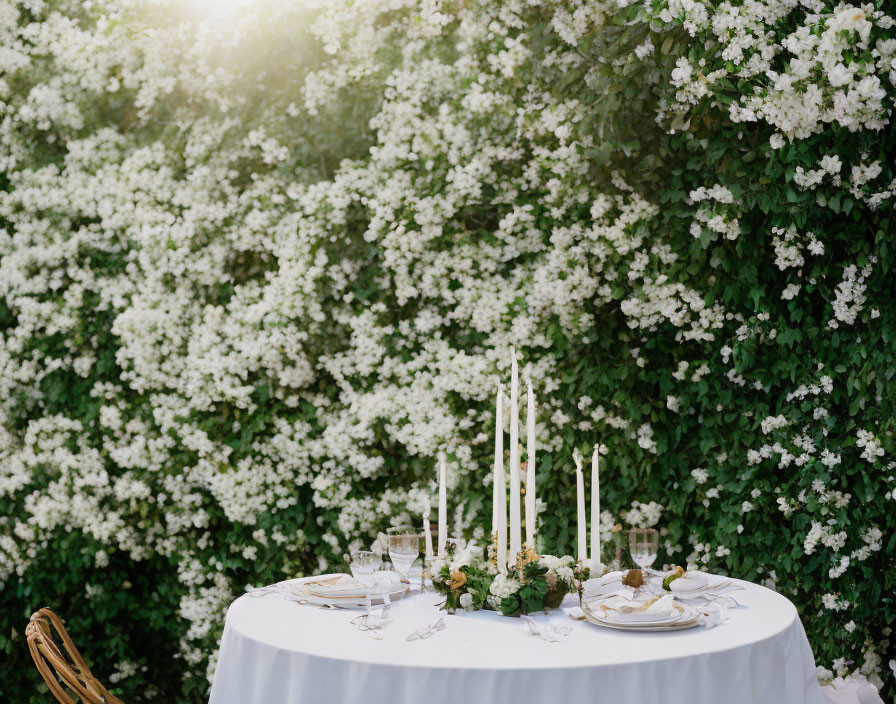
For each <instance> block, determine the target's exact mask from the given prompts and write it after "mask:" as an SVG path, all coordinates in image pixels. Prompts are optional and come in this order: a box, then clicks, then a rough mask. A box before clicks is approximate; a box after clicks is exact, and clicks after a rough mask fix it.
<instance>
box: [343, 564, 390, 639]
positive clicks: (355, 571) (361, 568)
mask: <svg viewBox="0 0 896 704" xmlns="http://www.w3.org/2000/svg"><path fill="white" fill-rule="evenodd" d="M349 558H350V561H349V564H348V566H349V569H350V570H351V571H352V577H354V578H355V579H357V580H358V581H359V582H361V584H363V585H364V588H365V593H366V595H367V616H366V618H365V619H364V624H365V625H368V626H369V625H370V624H371V623H373V618H372V615H373V614H372V611H373V591H374V577H373V573H374V571H375V570H376V568H377V567H379V565H380V563H381V562H382V558H381V557H380V556H379V555H377V554H376V553H375V552H371V551H370V550H356V551H355V552H353V553H352V554H351V555H350V556H349Z"/></svg>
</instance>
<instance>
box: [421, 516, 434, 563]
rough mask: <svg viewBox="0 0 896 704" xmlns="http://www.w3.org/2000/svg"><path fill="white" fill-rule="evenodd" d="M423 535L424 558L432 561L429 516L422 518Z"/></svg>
mask: <svg viewBox="0 0 896 704" xmlns="http://www.w3.org/2000/svg"><path fill="white" fill-rule="evenodd" d="M423 535H424V536H425V539H426V559H427V560H430V561H432V558H433V554H432V531H431V530H430V526H429V518H428V517H424V518H423Z"/></svg>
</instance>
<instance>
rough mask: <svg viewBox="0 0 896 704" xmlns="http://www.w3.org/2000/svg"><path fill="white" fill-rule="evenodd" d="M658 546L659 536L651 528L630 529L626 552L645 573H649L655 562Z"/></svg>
mask: <svg viewBox="0 0 896 704" xmlns="http://www.w3.org/2000/svg"><path fill="white" fill-rule="evenodd" d="M659 544H660V534H659V533H658V532H657V531H656V530H654V529H653V528H632V529H631V530H630V531H629V532H628V550H629V552H630V553H631V556H632V560H634V561H635V564H636V565H638V567H640V568H641V569H642V570H644V572H645V573H646V572H648V571H650V566H651V565H652V564H653V562H654V560H656V554H657V552H658V550H659Z"/></svg>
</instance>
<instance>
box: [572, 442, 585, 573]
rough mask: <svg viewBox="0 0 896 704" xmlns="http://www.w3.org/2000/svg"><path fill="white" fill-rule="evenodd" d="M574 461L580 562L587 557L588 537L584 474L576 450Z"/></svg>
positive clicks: (578, 555) (580, 459)
mask: <svg viewBox="0 0 896 704" xmlns="http://www.w3.org/2000/svg"><path fill="white" fill-rule="evenodd" d="M573 458H574V459H575V462H576V507H577V509H578V510H577V516H578V530H577V531H576V533H577V536H578V551H577V557H578V559H579V561H580V562H584V561H585V560H587V559H588V538H587V535H586V533H587V529H586V528H585V475H584V474H583V473H582V458H581V456H580V455H579V453H578V452H576V453H575V455H573Z"/></svg>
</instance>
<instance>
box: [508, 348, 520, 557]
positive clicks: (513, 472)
mask: <svg viewBox="0 0 896 704" xmlns="http://www.w3.org/2000/svg"><path fill="white" fill-rule="evenodd" d="M510 355H511V361H510V555H509V556H508V562H510V563H511V564H512V563H515V562H516V556H517V555H519V553H520V549H521V548H522V541H523V529H522V525H521V517H520V379H519V371H518V369H517V364H516V350H514V349H513V348H512V347H511V348H510Z"/></svg>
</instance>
